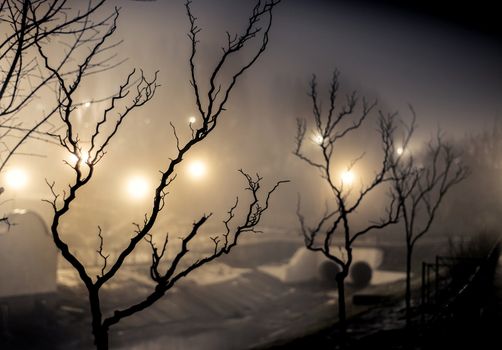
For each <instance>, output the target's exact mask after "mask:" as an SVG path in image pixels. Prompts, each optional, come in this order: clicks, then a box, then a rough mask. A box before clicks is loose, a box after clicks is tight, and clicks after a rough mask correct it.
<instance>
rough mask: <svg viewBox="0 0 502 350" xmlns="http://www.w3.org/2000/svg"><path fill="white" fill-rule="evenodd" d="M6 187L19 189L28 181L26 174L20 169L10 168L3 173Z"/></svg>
mask: <svg viewBox="0 0 502 350" xmlns="http://www.w3.org/2000/svg"><path fill="white" fill-rule="evenodd" d="M5 182H6V184H7V187H10V188H12V189H14V190H20V189H22V188H24V187H25V186H26V184H27V183H28V175H27V174H26V172H25V171H24V170H22V169H10V170H8V171H7V172H6V173H5Z"/></svg>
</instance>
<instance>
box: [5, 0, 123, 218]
mask: <svg viewBox="0 0 502 350" xmlns="http://www.w3.org/2000/svg"><path fill="white" fill-rule="evenodd" d="M104 3H105V0H99V1H92V0H90V1H89V2H87V3H86V2H84V1H82V2H80V4H79V5H77V4H76V3H71V4H70V3H69V1H67V0H22V1H20V0H3V1H0V32H1V33H2V38H1V39H0V173H2V172H3V171H4V170H5V169H6V166H7V165H8V163H9V161H10V160H11V159H12V157H14V156H17V155H25V156H26V155H27V156H34V155H36V154H34V153H23V152H21V151H20V148H21V146H22V145H23V144H24V143H25V142H27V141H28V140H36V141H38V142H49V143H55V140H54V139H53V138H52V137H51V135H50V133H51V132H52V131H53V130H54V125H53V124H51V122H50V120H51V119H52V118H54V116H55V114H56V113H57V111H58V108H59V105H58V102H57V100H56V99H49V98H48V94H51V93H52V92H53V91H54V85H53V83H54V82H55V79H56V76H55V74H54V73H53V72H52V71H50V70H47V69H45V65H44V63H43V58H42V57H41V56H40V55H39V53H38V46H40V47H43V48H44V50H45V51H51V50H54V51H57V52H58V54H57V63H54V65H53V67H54V70H55V71H56V72H57V73H58V74H59V75H61V76H66V75H68V74H71V73H72V71H74V69H75V66H74V65H73V59H74V58H75V57H76V56H78V55H79V51H81V50H85V49H86V48H88V47H89V46H90V45H92V44H93V42H94V41H96V40H97V39H98V38H97V32H98V31H99V30H101V29H103V28H105V27H106V26H107V25H108V24H109V21H110V20H111V17H110V15H104V16H103V15H100V14H99V10H100V9H102V8H103V5H104ZM118 44H120V42H117V43H114V44H111V45H109V46H108V47H107V48H102V49H103V50H102V52H97V53H96V56H100V58H99V61H95V62H94V63H93V64H92V65H89V67H88V68H87V70H86V74H92V73H96V72H101V71H105V70H108V69H111V68H113V67H114V66H116V65H118V64H120V63H121V62H120V61H116V60H115V57H114V55H113V54H108V53H107V52H106V50H107V49H110V48H113V47H115V46H116V45H118ZM58 47H59V48H64V50H58V49H57V48H58ZM96 58H97V57H96ZM41 100H43V110H39V109H37V108H36V107H34V106H33V105H34V103H33V102H36V101H41ZM30 108H31V109H30ZM3 191H4V188H3V187H0V195H1V194H2V192H3ZM0 220H1V221H3V222H6V223H7V224H9V222H8V218H7V216H3V217H2V218H1V219H0Z"/></svg>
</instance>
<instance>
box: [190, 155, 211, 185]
mask: <svg viewBox="0 0 502 350" xmlns="http://www.w3.org/2000/svg"><path fill="white" fill-rule="evenodd" d="M188 173H189V174H190V176H191V177H192V179H194V180H200V179H202V178H203V177H204V176H205V175H206V173H207V168H206V164H204V162H202V161H200V160H195V161H193V162H192V163H190V164H189V165H188Z"/></svg>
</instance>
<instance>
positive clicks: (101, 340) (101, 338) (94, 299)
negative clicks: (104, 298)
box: [89, 290, 108, 350]
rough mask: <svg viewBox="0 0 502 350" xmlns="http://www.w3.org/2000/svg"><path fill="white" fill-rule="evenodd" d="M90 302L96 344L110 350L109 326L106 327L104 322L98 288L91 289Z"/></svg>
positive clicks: (101, 348) (100, 348)
mask: <svg viewBox="0 0 502 350" xmlns="http://www.w3.org/2000/svg"><path fill="white" fill-rule="evenodd" d="M89 302H90V305H91V315H92V334H93V335H94V345H95V346H96V349H97V350H108V328H107V327H104V326H103V324H102V314H101V304H100V302H99V291H98V290H89Z"/></svg>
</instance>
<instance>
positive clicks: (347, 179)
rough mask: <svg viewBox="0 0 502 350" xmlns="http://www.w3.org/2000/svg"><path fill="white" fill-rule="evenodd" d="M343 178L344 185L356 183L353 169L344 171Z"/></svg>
mask: <svg viewBox="0 0 502 350" xmlns="http://www.w3.org/2000/svg"><path fill="white" fill-rule="evenodd" d="M341 178H342V183H343V184H344V185H349V186H350V185H352V183H354V179H355V175H354V173H353V172H352V171H351V170H345V171H344V172H343V173H342V175H341Z"/></svg>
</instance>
